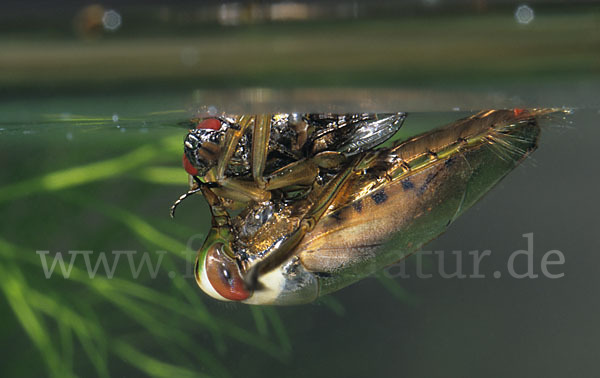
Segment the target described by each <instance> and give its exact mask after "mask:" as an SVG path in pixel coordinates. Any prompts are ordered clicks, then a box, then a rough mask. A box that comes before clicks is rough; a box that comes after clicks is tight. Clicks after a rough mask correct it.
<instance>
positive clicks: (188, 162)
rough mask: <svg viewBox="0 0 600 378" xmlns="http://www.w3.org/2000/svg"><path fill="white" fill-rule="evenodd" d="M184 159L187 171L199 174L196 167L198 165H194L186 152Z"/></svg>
mask: <svg viewBox="0 0 600 378" xmlns="http://www.w3.org/2000/svg"><path fill="white" fill-rule="evenodd" d="M182 160H183V168H184V169H185V171H186V172H187V173H189V174H190V175H192V176H198V169H196V167H194V166H193V165H192V163H190V161H189V159H188V158H187V156H185V154H184V155H183V159H182Z"/></svg>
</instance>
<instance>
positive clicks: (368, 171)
mask: <svg viewBox="0 0 600 378" xmlns="http://www.w3.org/2000/svg"><path fill="white" fill-rule="evenodd" d="M555 112H556V111H555V110H553V109H529V110H523V109H513V110H489V111H482V112H480V113H477V114H474V115H473V116H471V117H468V118H465V119H462V120H459V121H456V122H453V123H451V124H449V125H446V126H444V127H441V128H439V129H436V130H434V131H430V132H427V133H424V134H421V135H418V136H415V137H412V138H410V139H408V140H405V141H399V142H396V143H394V145H392V146H391V147H381V144H382V143H383V142H385V141H386V140H388V139H389V138H390V137H391V136H393V135H394V133H396V131H397V130H398V129H399V128H400V126H401V124H402V122H403V121H404V119H405V114H404V113H392V114H346V115H332V114H275V115H270V114H266V115H256V116H249V115H243V116H231V117H228V116H224V117H222V118H219V119H206V120H202V121H200V122H199V123H198V126H197V128H195V129H192V130H190V132H189V134H188V135H187V136H186V138H185V141H184V145H185V147H184V157H183V162H184V167H185V169H186V171H187V172H188V173H189V174H190V177H191V180H190V190H189V191H188V192H187V193H186V194H184V195H183V196H181V198H180V199H179V200H178V201H176V203H175V204H174V205H173V208H172V211H174V209H175V207H176V206H177V205H178V204H179V203H180V202H181V201H182V200H183V199H185V198H186V197H188V196H189V195H191V194H194V193H197V192H200V193H202V194H203V196H204V197H205V198H206V200H207V201H208V204H209V206H210V208H211V213H212V227H211V230H210V232H209V235H208V237H207V238H206V240H205V242H204V245H203V246H202V248H200V250H199V251H198V257H197V261H196V267H195V275H196V280H197V282H198V284H199V286H200V287H201V288H202V289H203V290H204V291H205V292H206V293H207V294H209V295H210V296H212V297H214V298H217V299H220V300H229V301H242V302H245V303H250V304H299V303H306V302H311V301H313V300H315V299H316V298H317V297H319V296H320V295H324V294H327V293H331V292H333V291H336V290H338V289H340V288H342V287H344V286H347V285H349V284H351V283H352V282H355V281H357V280H360V279H362V278H364V277H366V276H368V275H369V274H371V273H373V272H374V271H376V270H378V269H380V268H382V267H384V266H386V265H389V264H391V263H393V262H395V261H398V260H400V259H402V258H405V257H406V256H407V255H409V254H410V253H412V252H413V251H415V250H418V249H419V248H420V247H421V245H422V244H423V243H425V242H428V241H430V240H431V239H433V238H435V237H436V236H438V235H439V234H441V233H442V232H444V231H445V230H446V228H447V227H448V226H449V225H450V224H451V223H452V221H453V220H454V219H456V218H457V217H458V216H459V215H461V214H462V213H463V212H464V211H465V210H466V209H468V208H469V207H470V206H472V205H473V204H474V203H475V202H476V201H477V200H478V199H479V198H481V197H482V196H483V195H484V194H485V193H486V192H488V191H489V190H490V189H491V188H492V187H493V186H494V185H495V184H496V183H497V182H498V181H499V180H500V179H502V178H503V177H504V176H505V175H506V174H507V173H508V172H510V171H511V170H512V169H513V168H514V167H515V166H516V165H518V163H519V162H520V161H522V160H523V159H524V158H525V157H526V156H528V154H530V153H531V152H532V151H533V150H535V149H536V147H537V141H538V138H539V134H540V127H539V119H540V118H541V117H545V116H547V115H548V114H551V113H555ZM239 209H241V212H239V214H237V215H236V216H235V217H232V216H231V215H230V212H231V210H239ZM391 239H393V240H394V247H393V248H387V247H386V246H385V244H386V242H388V241H390V240H391Z"/></svg>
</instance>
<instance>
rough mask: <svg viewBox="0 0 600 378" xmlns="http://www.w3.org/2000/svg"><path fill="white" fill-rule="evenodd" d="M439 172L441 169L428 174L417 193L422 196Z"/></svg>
mask: <svg viewBox="0 0 600 378" xmlns="http://www.w3.org/2000/svg"><path fill="white" fill-rule="evenodd" d="M438 173H439V171H436V172H434V173H430V174H428V175H427V178H426V179H425V182H424V183H423V185H421V187H420V188H419V191H418V192H417V195H419V196H420V195H422V194H423V193H425V191H426V190H427V187H429V184H431V182H432V181H433V179H434V178H435V177H436V176H437V175H438Z"/></svg>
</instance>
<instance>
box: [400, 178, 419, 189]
mask: <svg viewBox="0 0 600 378" xmlns="http://www.w3.org/2000/svg"><path fill="white" fill-rule="evenodd" d="M400 182H401V183H402V189H404V190H410V189H412V188H414V187H415V184H413V183H412V181H410V179H404V180H402V181H400Z"/></svg>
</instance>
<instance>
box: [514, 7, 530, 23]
mask: <svg viewBox="0 0 600 378" xmlns="http://www.w3.org/2000/svg"><path fill="white" fill-rule="evenodd" d="M534 17H535V14H534V13H533V9H531V8H530V7H529V6H527V5H519V6H518V7H517V10H516V11H515V19H516V20H517V22H518V23H519V24H523V25H526V24H528V23H530V22H531V21H533V19H534Z"/></svg>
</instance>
